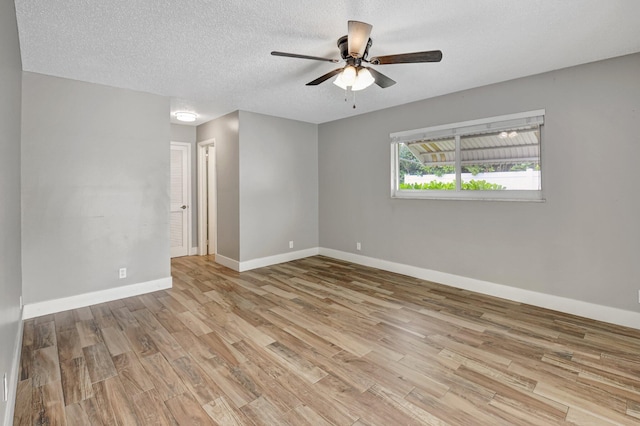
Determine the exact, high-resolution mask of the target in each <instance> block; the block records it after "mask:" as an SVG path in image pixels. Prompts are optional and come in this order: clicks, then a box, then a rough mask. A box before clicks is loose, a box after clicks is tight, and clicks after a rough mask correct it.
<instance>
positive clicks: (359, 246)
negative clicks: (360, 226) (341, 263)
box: [356, 241, 362, 251]
mask: <svg viewBox="0 0 640 426" xmlns="http://www.w3.org/2000/svg"><path fill="white" fill-rule="evenodd" d="M356 250H358V251H360V250H362V244H360V241H358V242H357V243H356Z"/></svg>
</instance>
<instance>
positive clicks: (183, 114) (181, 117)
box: [174, 111, 198, 123]
mask: <svg viewBox="0 0 640 426" xmlns="http://www.w3.org/2000/svg"><path fill="white" fill-rule="evenodd" d="M174 115H175V117H176V120H178V121H184V122H186V123H192V122H194V121H196V118H198V114H196V113H195V112H187V111H179V112H176V113H175V114H174Z"/></svg>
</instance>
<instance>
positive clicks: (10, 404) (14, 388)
mask: <svg viewBox="0 0 640 426" xmlns="http://www.w3.org/2000/svg"><path fill="white" fill-rule="evenodd" d="M22 311H23V312H24V308H23V309H22ZM23 329H24V322H23V321H22V319H20V321H19V322H18V333H17V335H16V338H15V347H14V348H13V358H12V359H11V370H10V371H9V377H8V382H9V383H8V384H7V386H8V388H9V398H8V399H7V403H6V404H7V405H6V409H5V412H4V423H3V424H5V425H12V424H13V415H14V412H15V408H16V394H17V393H18V374H20V355H21V354H22V332H23Z"/></svg>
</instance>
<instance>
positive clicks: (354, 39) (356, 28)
mask: <svg viewBox="0 0 640 426" xmlns="http://www.w3.org/2000/svg"><path fill="white" fill-rule="evenodd" d="M371 28H373V27H372V26H371V25H370V24H367V23H365V22H360V21H349V35H348V39H347V40H348V43H349V46H348V49H349V55H351V56H352V57H354V58H362V55H364V51H365V49H366V48H367V43H369V36H370V35H371Z"/></svg>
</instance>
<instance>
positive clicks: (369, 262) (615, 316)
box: [320, 248, 640, 329]
mask: <svg viewBox="0 0 640 426" xmlns="http://www.w3.org/2000/svg"><path fill="white" fill-rule="evenodd" d="M320 254H321V255H322V256H327V257H332V258H334V259H339V260H344V261H347V262H352V263H357V264H358V265H364V266H370V267H372V268H377V269H382V270H384V271H389V272H395V273H398V274H402V275H408V276H410V277H414V278H419V279H422V280H426V281H431V282H435V283H438V284H443V285H447V286H450V287H455V288H460V289H463V290H470V291H474V292H476V293H481V294H486V295H489V296H495V297H500V298H502V299H507V300H512V301H514V302H520V303H526V304H529V305H534V306H538V307H541V308H547V309H552V310H554V311H559V312H564V313H568V314H573V315H578V316H581V317H585V318H591V319H594V320H598V321H603V322H608V323H612V324H618V325H623V326H626V327H631V328H636V329H640V312H632V311H627V310H624V309H619V308H612V307H610V306H603V305H597V304H595V303H589V302H584V301H581V300H575V299H569V298H567V297H561V296H554V295H551V294H546V293H539V292H536V291H531V290H525V289H521V288H517V287H511V286H508V285H503V284H496V283H492V282H489V281H482V280H477V279H474V278H469V277H463V276H460V275H454V274H449V273H446V272H439V271H434V270H431V269H425V268H419V267H416V266H410V265H405V264H402V263H396V262H390V261H388V260H381V259H375V258H372V257H367V256H362V255H359V254H354V253H348V252H344V251H340V250H333V249H327V248H320Z"/></svg>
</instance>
